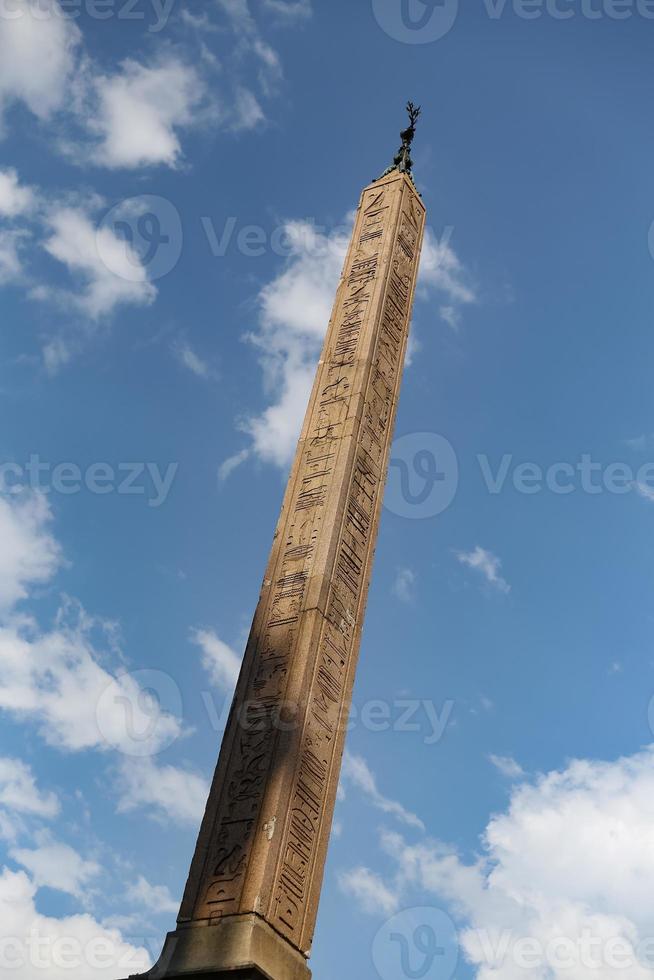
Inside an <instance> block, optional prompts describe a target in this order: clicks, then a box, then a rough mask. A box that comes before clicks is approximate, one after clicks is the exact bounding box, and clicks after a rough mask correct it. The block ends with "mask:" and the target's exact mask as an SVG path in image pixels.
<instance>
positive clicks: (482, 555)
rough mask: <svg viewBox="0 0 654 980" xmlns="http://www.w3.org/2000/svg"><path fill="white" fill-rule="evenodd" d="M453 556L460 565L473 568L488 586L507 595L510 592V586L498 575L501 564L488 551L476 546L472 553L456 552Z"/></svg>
mask: <svg viewBox="0 0 654 980" xmlns="http://www.w3.org/2000/svg"><path fill="white" fill-rule="evenodd" d="M455 555H456V557H457V558H458V560H459V561H460V562H461V564H462V565H467V566H468V568H474V569H475V571H477V572H479V573H480V575H483V577H484V578H485V579H486V581H487V582H488V584H489V585H492V586H493V588H495V589H497V590H498V591H499V592H504V593H509V592H510V591H511V586H510V585H509V584H508V582H506V581H505V580H504V579H503V578H502V576H501V575H500V569H501V567H502V562H501V561H500V559H499V558H498V557H497V556H496V555H493V554H492V553H491V552H490V551H486V550H485V549H484V548H480V547H479V546H477V547H476V548H475V549H474V551H469V552H466V551H456V552H455Z"/></svg>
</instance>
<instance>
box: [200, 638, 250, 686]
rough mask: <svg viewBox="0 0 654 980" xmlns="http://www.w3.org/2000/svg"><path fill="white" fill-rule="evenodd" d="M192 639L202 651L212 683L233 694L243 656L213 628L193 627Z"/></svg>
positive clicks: (205, 667) (203, 662) (203, 664)
mask: <svg viewBox="0 0 654 980" xmlns="http://www.w3.org/2000/svg"><path fill="white" fill-rule="evenodd" d="M191 640H192V642H193V643H195V644H196V646H199V647H200V649H201V651H202V666H203V667H204V669H205V670H206V672H207V673H208V675H209V677H210V678H211V681H212V683H213V684H215V685H216V687H218V688H220V690H222V691H225V692H226V693H227V694H231V693H232V692H233V690H234V688H235V687H236V681H237V680H238V675H239V671H240V669H241V658H240V657H239V656H238V655H237V654H236V653H235V652H234V650H232V648H231V647H230V646H228V645H227V643H225V642H224V641H223V640H221V639H220V637H219V636H217V634H216V633H214V632H213V630H203V629H193V630H191Z"/></svg>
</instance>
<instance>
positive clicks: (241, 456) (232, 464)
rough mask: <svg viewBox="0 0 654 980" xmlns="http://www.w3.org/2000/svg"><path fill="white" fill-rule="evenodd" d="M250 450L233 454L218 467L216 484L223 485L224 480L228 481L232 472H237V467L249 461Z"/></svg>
mask: <svg viewBox="0 0 654 980" xmlns="http://www.w3.org/2000/svg"><path fill="white" fill-rule="evenodd" d="M249 457H250V450H249V449H241V451H240V452H238V453H234V455H233V456H229V457H228V458H227V459H226V460H224V462H222V463H221V464H220V466H219V467H218V482H219V483H224V482H225V480H227V479H229V477H230V476H231V475H232V473H233V472H234V470H237V469H238V468H239V466H242V464H243V463H244V462H245V461H246V460H247V459H249Z"/></svg>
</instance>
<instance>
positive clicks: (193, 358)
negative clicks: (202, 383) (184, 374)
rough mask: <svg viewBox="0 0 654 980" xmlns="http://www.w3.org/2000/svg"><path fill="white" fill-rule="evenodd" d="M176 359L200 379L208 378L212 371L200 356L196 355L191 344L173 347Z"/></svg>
mask: <svg viewBox="0 0 654 980" xmlns="http://www.w3.org/2000/svg"><path fill="white" fill-rule="evenodd" d="M173 352H174V354H175V357H176V358H177V360H178V361H179V363H180V364H182V365H183V366H184V367H185V368H187V369H188V370H189V371H190V372H191V373H192V374H195V375H197V377H198V378H208V377H209V374H210V371H209V365H208V364H207V362H206V361H203V360H202V358H201V357H200V356H199V354H196V353H195V351H194V350H193V348H192V347H191V346H190V345H189V344H175V345H174V347H173Z"/></svg>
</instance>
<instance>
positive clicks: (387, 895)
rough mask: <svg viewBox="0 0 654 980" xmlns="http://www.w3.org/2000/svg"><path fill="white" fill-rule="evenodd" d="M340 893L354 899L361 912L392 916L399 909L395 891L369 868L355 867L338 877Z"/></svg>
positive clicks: (342, 872)
mask: <svg viewBox="0 0 654 980" xmlns="http://www.w3.org/2000/svg"><path fill="white" fill-rule="evenodd" d="M338 885H339V888H340V889H341V891H342V892H343V893H344V894H346V895H349V896H351V897H352V898H354V899H355V901H356V902H357V904H358V905H359V907H360V908H361V910H362V911H363V912H367V913H368V914H370V915H378V914H380V913H381V914H382V915H386V916H388V915H392V914H393V913H394V912H397V910H398V908H399V898H398V894H397V891H395V890H393V889H391V888H389V886H388V885H387V884H386V883H385V882H384V880H383V878H382V877H381V875H379V874H377V873H376V872H375V871H371V870H370V868H364V867H357V868H352V869H351V870H350V871H341V872H340V873H339V875H338Z"/></svg>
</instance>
